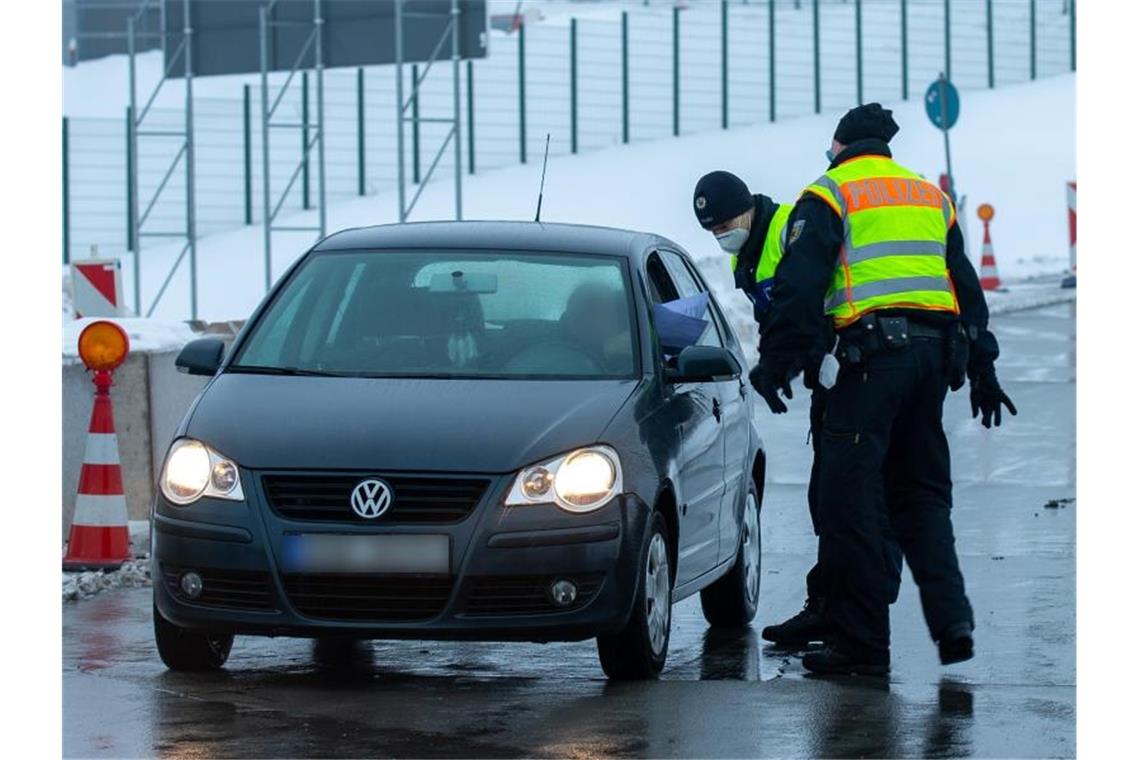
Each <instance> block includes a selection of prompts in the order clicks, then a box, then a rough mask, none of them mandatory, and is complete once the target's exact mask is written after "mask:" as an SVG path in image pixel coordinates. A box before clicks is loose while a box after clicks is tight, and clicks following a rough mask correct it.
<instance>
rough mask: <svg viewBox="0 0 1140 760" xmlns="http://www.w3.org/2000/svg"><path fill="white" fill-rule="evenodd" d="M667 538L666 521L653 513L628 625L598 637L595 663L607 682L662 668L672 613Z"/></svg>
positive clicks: (651, 674)
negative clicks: (599, 665) (600, 667)
mask: <svg viewBox="0 0 1140 760" xmlns="http://www.w3.org/2000/svg"><path fill="white" fill-rule="evenodd" d="M667 536H668V533H667V532H666V529H665V518H664V517H663V516H662V515H661V513H660V512H654V513H653V518H652V523H651V525H650V531H649V540H648V541H647V542H646V544H645V547H644V548H643V549H642V552H641V561H640V564H639V565H638V567H639V568H640V570H639V573H638V575H639V579H638V590H637V598H636V600H635V602H634V605H633V612H631V613H630V616H629V621H628V622H627V623H626V625H625V628H623V629H622V630H620V631H618V632H617V633H607V634H602V635H601V636H599V637H598V659H599V660H601V663H602V670H603V671H605V674H606V675H607V676H608V677H609V678H612V679H615V680H634V679H644V678H653V677H655V676H656V675H657V674H658V673H660V672H661V669H662V668H664V667H665V656H666V654H667V653H668V651H669V628H670V626H671V624H672V609H673V603H672V596H673V575H672V570H671V568H670V566H669V540H668V538H667Z"/></svg>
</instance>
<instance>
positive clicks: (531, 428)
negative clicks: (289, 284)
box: [186, 374, 637, 473]
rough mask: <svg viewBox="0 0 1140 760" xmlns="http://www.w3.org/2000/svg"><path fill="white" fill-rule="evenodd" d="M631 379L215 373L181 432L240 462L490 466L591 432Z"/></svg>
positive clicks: (540, 453) (261, 465)
mask: <svg viewBox="0 0 1140 760" xmlns="http://www.w3.org/2000/svg"><path fill="white" fill-rule="evenodd" d="M636 385H637V381H636V380H589V381H564V380H541V381H540V380H442V379H404V378H399V379H392V378H325V377H289V376H273V375H245V374H222V375H220V376H218V377H217V378H215V379H214V381H213V382H212V383H211V384H210V386H209V387H208V388H207V390H206V391H205V393H203V395H202V398H201V399H200V401H199V402H198V405H197V407H196V408H195V409H194V411H193V413H192V415H191V417H190V420H189V422H188V423H187V429H186V435H189V436H192V437H194V438H197V439H199V440H201V441H203V442H205V443H207V444H209V445H211V446H213V447H214V448H216V449H217V450H218V451H219V452H221V453H222V454H224V455H225V456H227V457H230V458H232V459H233V460H234V461H235V462H237V463H238V464H239V465H240V466H242V467H246V468H250V469H352V470H438V471H444V470H448V471H463V472H487V473H501V472H509V471H512V470H516V469H518V468H520V467H522V466H524V465H527V464H531V463H533V462H536V461H539V460H541V459H544V458H546V457H549V456H553V455H556V454H559V453H561V452H563V451H567V450H570V449H573V448H575V447H577V446H581V445H584V444H590V443H595V442H597V441H598V436H599V435H601V433H602V431H603V430H604V429H605V427H606V424H607V423H608V422H609V421H610V420H611V419H612V418H613V417H614V415H615V414H616V413H617V411H618V410H619V409H620V408H621V406H622V404H623V403H624V402H625V401H626V399H628V398H629V397H630V394H631V393H632V392H633V390H634V388H635V387H636Z"/></svg>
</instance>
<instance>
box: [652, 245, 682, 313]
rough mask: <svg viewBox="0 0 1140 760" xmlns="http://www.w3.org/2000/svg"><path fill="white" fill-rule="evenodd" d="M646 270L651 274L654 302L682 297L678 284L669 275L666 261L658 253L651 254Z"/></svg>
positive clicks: (663, 301)
mask: <svg viewBox="0 0 1140 760" xmlns="http://www.w3.org/2000/svg"><path fill="white" fill-rule="evenodd" d="M645 271H646V274H648V275H649V291H650V295H651V297H652V298H653V303H654V304H659V303H665V302H666V301H675V300H677V299H678V298H680V297H681V295H680V293H679V292H678V290H677V286H676V285H674V284H673V280H672V278H671V277H670V276H669V270H668V269H666V268H665V263H664V262H663V261H661V257H660V256H658V255H657V254H656V253H652V254H650V255H649V261H647V262H646V264H645Z"/></svg>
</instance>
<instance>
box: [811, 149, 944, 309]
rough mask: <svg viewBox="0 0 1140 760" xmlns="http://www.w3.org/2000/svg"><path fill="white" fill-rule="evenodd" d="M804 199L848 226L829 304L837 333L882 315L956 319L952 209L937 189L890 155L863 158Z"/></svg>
mask: <svg viewBox="0 0 1140 760" xmlns="http://www.w3.org/2000/svg"><path fill="white" fill-rule="evenodd" d="M804 192H805V193H812V194H813V195H815V196H817V197H819V198H820V199H822V200H823V201H824V202H826V203H827V205H828V206H830V207H831V208H832V210H834V211H835V213H836V214H838V215H839V217H840V219H841V220H842V222H843V238H844V239H843V247H842V249H841V251H840V256H839V261H838V262H837V265H836V268H835V274H834V276H833V278H832V283H831V286H830V287H829V288H828V291H827V295H826V296H825V298H824V303H825V308H826V311H827V313H828V314H829V315H830V316H831V317H832V319H833V320H834V322H835V325H836V327H845V326H847V325H849V324H851V323H852V322H854V321H855V320H857V319H859V317H861V316H863V315H864V314H866V313H868V312H871V311H875V310H877V309H890V308H908V309H923V310H928V311H947V312H952V313H954V314H957V313H958V299H957V296H956V295H955V294H954V287H953V284H952V283H951V281H950V274H949V272H948V271H947V270H946V233H947V230H949V228H950V226H951V225H953V224H954V221H955V211H954V204H952V203H951V202H950V199H949V198H947V197H946V195H945V194H944V193H943V192H942V191H941V190H940V189H938V188H937V187H936V186H935V185H933V184H931V183H930V182H927V181H926V180H924V179H922V178H921V177H920V176H919V175H917V174H915V173H914V172H912V171H910V170H908V169H905V168H903V167H902V166H899V165H898V164H897V163H895V162H894V161H892V160H891V159H889V158H887V157H885V156H860V157H857V158H853V159H851V160H850V161H845V162H843V163H842V164H840V165H839V166H837V167H835V168H834V169H831V170H829V171H828V172H827V173H826V174H824V175H823V176H822V177H820V178H819V179H818V180H816V181H815V182H814V183H812V184H811V185H809V186H808V187H807V189H806V190H805V191H804Z"/></svg>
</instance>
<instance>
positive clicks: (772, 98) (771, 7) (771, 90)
mask: <svg viewBox="0 0 1140 760" xmlns="http://www.w3.org/2000/svg"><path fill="white" fill-rule="evenodd" d="M775 120H776V0H768V121H775Z"/></svg>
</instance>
